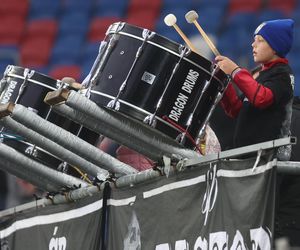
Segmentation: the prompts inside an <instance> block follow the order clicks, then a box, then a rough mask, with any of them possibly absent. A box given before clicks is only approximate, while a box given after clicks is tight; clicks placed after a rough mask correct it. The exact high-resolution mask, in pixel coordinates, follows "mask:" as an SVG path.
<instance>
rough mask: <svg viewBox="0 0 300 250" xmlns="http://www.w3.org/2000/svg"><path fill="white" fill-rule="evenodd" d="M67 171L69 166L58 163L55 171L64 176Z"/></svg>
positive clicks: (64, 163)
mask: <svg viewBox="0 0 300 250" xmlns="http://www.w3.org/2000/svg"><path fill="white" fill-rule="evenodd" d="M68 169H69V166H68V164H67V163H66V162H62V163H60V164H59V165H58V167H57V171H60V172H62V173H65V174H66V173H67V172H68Z"/></svg>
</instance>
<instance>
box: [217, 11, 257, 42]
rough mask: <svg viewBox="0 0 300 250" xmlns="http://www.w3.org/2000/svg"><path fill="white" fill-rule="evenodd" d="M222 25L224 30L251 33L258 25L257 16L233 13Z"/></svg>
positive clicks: (249, 13)
mask: <svg viewBox="0 0 300 250" xmlns="http://www.w3.org/2000/svg"><path fill="white" fill-rule="evenodd" d="M224 24H225V25H224ZM224 24H223V28H225V29H245V30H247V32H249V33H253V32H254V31H255V29H256V27H257V26H258V25H259V23H258V21H257V14H256V13H253V12H235V13H233V14H232V15H230V16H228V17H227V19H226V20H225V23H224ZM249 39H251V37H249Z"/></svg>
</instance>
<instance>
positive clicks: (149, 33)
mask: <svg viewBox="0 0 300 250" xmlns="http://www.w3.org/2000/svg"><path fill="white" fill-rule="evenodd" d="M155 34H156V33H155V32H152V31H150V30H148V29H143V32H142V37H143V39H144V40H149V39H151V38H152V37H153V36H154V35H155Z"/></svg>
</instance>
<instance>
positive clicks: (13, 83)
mask: <svg viewBox="0 0 300 250" xmlns="http://www.w3.org/2000/svg"><path fill="white" fill-rule="evenodd" d="M16 86H17V82H16V81H11V82H10V83H9V85H8V87H7V89H6V91H3V93H2V95H1V98H0V100H1V104H6V103H8V102H9V100H10V97H11V96H12V94H13V92H14V89H15V88H16Z"/></svg>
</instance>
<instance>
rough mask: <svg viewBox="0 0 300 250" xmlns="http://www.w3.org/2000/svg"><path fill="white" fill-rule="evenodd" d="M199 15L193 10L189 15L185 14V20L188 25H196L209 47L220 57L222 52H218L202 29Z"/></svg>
mask: <svg viewBox="0 0 300 250" xmlns="http://www.w3.org/2000/svg"><path fill="white" fill-rule="evenodd" d="M198 17H199V16H198V14H197V12H196V11H194V10H191V11H189V12H188V13H186V14H185V19H186V20H187V22H188V23H194V24H195V26H196V27H197V29H198V30H199V32H200V34H201V35H202V37H203V38H204V40H205V42H206V43H207V45H208V46H209V47H210V49H211V50H212V52H213V53H214V54H215V56H218V55H220V52H219V51H218V50H217V48H216V47H215V45H214V44H213V43H212V41H211V40H210V39H209V37H208V36H207V35H206V33H205V31H204V30H203V29H202V28H201V26H200V24H199V23H198V21H197V19H198Z"/></svg>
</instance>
